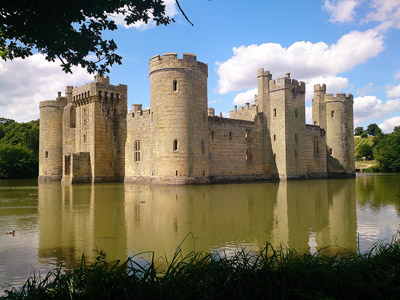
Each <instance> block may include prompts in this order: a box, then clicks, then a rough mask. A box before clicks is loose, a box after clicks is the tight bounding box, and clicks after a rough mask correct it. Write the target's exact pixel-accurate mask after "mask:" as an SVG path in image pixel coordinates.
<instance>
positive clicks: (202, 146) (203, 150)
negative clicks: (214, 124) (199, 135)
mask: <svg viewBox="0 0 400 300" xmlns="http://www.w3.org/2000/svg"><path fill="white" fill-rule="evenodd" d="M205 151H206V149H205V147H204V140H201V152H203V153H204V152H205Z"/></svg>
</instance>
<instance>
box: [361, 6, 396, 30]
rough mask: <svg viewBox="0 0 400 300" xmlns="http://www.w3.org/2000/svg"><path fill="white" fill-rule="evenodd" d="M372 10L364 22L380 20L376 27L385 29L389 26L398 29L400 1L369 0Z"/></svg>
mask: <svg viewBox="0 0 400 300" xmlns="http://www.w3.org/2000/svg"><path fill="white" fill-rule="evenodd" d="M370 6H371V8H372V9H373V11H371V12H369V13H368V14H367V16H366V18H365V19H364V22H371V21H375V22H380V23H381V24H380V25H379V26H378V29H380V30H381V31H385V30H387V29H389V28H391V27H394V28H397V29H400V1H399V0H371V1H370Z"/></svg>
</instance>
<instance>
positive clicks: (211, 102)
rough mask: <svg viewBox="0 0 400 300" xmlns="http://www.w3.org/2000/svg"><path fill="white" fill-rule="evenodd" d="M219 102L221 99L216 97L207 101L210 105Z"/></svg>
mask: <svg viewBox="0 0 400 300" xmlns="http://www.w3.org/2000/svg"><path fill="white" fill-rule="evenodd" d="M221 102H222V99H216V100H211V101H208V104H209V105H210V104H215V103H221Z"/></svg>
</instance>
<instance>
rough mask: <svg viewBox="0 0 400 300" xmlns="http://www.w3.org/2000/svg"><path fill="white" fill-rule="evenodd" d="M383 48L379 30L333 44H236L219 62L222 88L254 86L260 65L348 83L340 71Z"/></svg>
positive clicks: (281, 72)
mask: <svg viewBox="0 0 400 300" xmlns="http://www.w3.org/2000/svg"><path fill="white" fill-rule="evenodd" d="M383 49H384V46H383V37H382V36H381V35H380V34H379V32H378V31H376V30H368V31H364V32H360V31H352V32H350V33H348V34H346V35H344V36H342V37H341V38H340V39H339V40H338V41H337V43H336V44H332V45H327V44H326V43H323V42H319V43H311V42H304V41H302V42H296V43H294V44H292V45H291V46H289V47H288V48H284V47H282V46H281V45H280V44H273V43H264V44H261V45H255V44H253V45H250V46H240V47H234V48H233V56H232V57H231V58H230V59H228V60H227V61H225V62H222V63H218V62H217V65H218V68H217V74H218V75H219V81H218V92H219V93H221V94H225V93H228V92H231V91H239V90H242V89H250V88H254V87H255V86H256V83H257V82H256V81H257V79H256V74H257V69H258V68H261V67H264V68H265V69H266V70H269V71H271V73H272V74H273V75H274V78H276V77H281V76H283V75H284V74H285V73H286V72H288V71H289V72H291V74H292V78H296V79H298V80H302V81H304V82H306V83H312V82H316V80H317V79H320V78H326V79H329V80H330V81H331V83H336V84H337V85H339V86H340V87H344V86H347V85H348V81H347V79H346V78H343V77H337V74H339V73H342V72H346V71H349V70H351V69H352V68H353V67H354V66H356V65H358V64H361V63H364V62H365V61H367V60H368V59H370V58H371V57H375V56H377V55H378V54H379V53H380V52H381V51H383ZM319 83H320V82H319ZM328 88H329V87H328ZM311 90H312V89H311Z"/></svg>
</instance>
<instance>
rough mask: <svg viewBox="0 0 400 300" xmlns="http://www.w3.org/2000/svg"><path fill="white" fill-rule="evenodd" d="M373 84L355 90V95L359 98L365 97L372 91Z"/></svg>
mask: <svg viewBox="0 0 400 300" xmlns="http://www.w3.org/2000/svg"><path fill="white" fill-rule="evenodd" d="M373 85H374V84H373V83H372V82H370V83H368V84H367V85H366V86H363V87H362V88H359V89H357V94H358V95H360V96H365V95H367V94H369V93H370V92H371V91H372V86H373Z"/></svg>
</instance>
